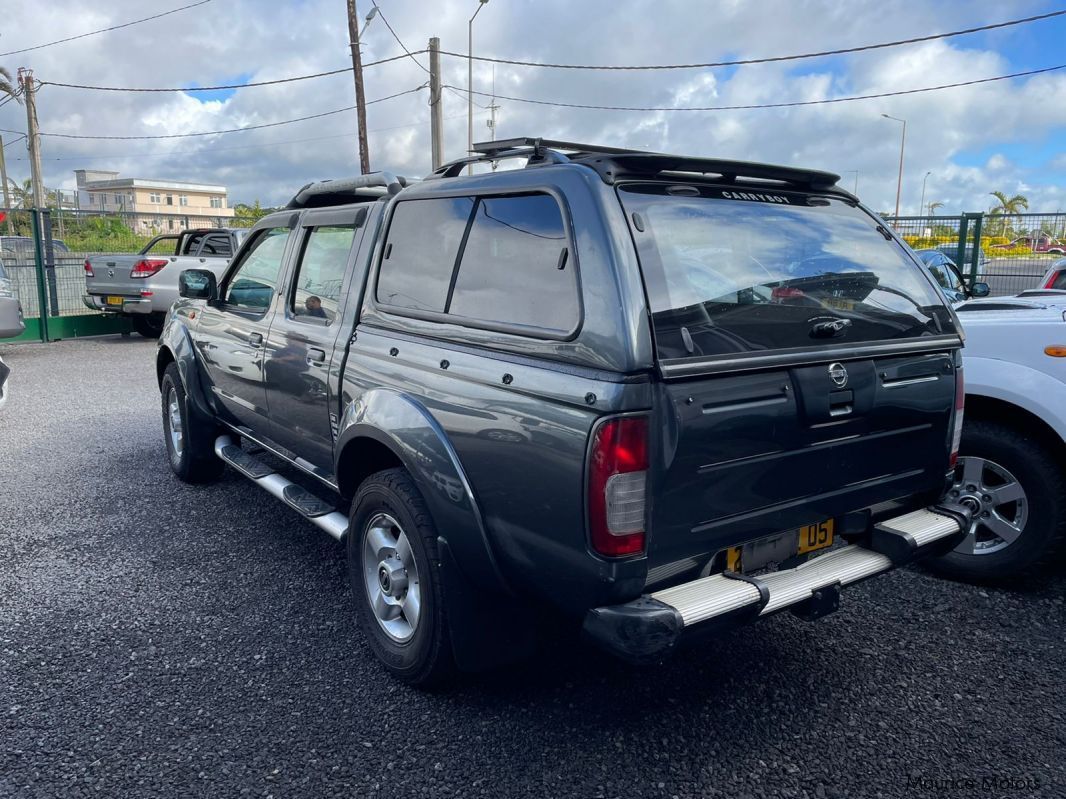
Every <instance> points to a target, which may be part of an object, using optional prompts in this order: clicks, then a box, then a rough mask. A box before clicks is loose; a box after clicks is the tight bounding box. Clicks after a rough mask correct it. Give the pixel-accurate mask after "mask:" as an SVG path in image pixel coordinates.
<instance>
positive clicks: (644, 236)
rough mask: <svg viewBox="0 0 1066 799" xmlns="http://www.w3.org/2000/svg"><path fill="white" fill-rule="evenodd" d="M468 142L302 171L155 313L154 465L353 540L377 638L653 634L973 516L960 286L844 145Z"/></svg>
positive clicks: (791, 605)
mask: <svg viewBox="0 0 1066 799" xmlns="http://www.w3.org/2000/svg"><path fill="white" fill-rule="evenodd" d="M477 151H478V153H479V155H477V156H475V157H473V158H472V159H462V160H460V161H457V162H453V163H451V164H446V165H444V166H442V167H441V168H440V169H438V170H437V171H436V172H435V173H434V174H433V175H432V176H431V177H430V178H429V179H426V180H425V181H423V182H420V183H418V184H414V185H406V187H405V182H404V181H403V180H401V179H397V178H395V177H393V176H391V175H388V174H385V173H377V174H373V175H366V176H362V177H359V178H353V179H349V180H339V181H334V182H329V181H327V182H323V183H316V184H310V185H308V186H306V187H304V189H302V190H301V191H300V192H299V193H297V194H296V196H295V197H294V198H293V200H292V201H291V202H290V203H289V205H288V206H287V208H286V209H285V210H284V211H282V212H280V213H275V214H271V215H269V216H267V217H265V218H264V219H262V220H260V221H259V222H258V223H257V224H256V226H255V227H254V228H253V230H252V232H251V233H250V235H249V237H248V239H247V240H246V241H245V242H244V244H243V246H242V247H241V249H240V251H239V252H238V253H237V255H236V256H235V257H234V260H233V263H232V264H231V265H230V267H229V268H228V269H227V270H226V272H225V274H224V275H223V276H222V277H221V279H217V278H216V275H215V274H214V273H213V272H209V271H205V270H200V269H192V270H188V271H186V272H184V273H183V275H182V278H181V289H180V291H181V295H182V298H183V299H181V300H179V301H178V302H177V303H176V304H175V305H174V307H173V308H172V309H171V311H170V314H169V316H168V320H167V323H166V326H165V328H164V331H163V334H162V336H161V338H160V341H159V351H158V360H157V374H158V378H159V385H160V390H161V395H162V413H163V427H164V440H165V445H166V451H167V455H168V459H169V461H170V465H171V467H172V469H173V471H174V472H175V473H176V475H177V476H178V477H179V478H180V479H182V480H185V481H188V482H203V481H209V480H213V479H215V478H216V477H218V475H219V473H220V471H221V470H222V469H223V466H224V464H229V465H230V466H231V467H232V468H233V469H235V470H236V471H237V472H239V473H240V474H242V475H244V476H245V477H247V478H249V479H251V480H252V481H253V482H255V483H256V484H257V485H259V486H260V487H261V488H263V489H264V490H266V491H268V492H269V493H271V494H272V495H273V496H275V497H278V498H279V499H281V500H282V501H283V502H285V503H286V504H288V505H289V507H290V508H291V509H292V510H293V511H295V512H297V513H299V514H302V515H303V516H304V517H306V518H307V519H309V520H310V521H312V522H313V523H314V524H316V525H317V526H318V527H320V528H322V529H324V530H326V531H327V532H329V533H330V534H331V535H333V536H334V537H336V538H338V539H341V540H343V541H344V542H345V545H346V548H347V557H348V571H349V575H350V578H351V583H352V589H353V592H354V593H353V596H354V598H355V601H356V605H357V608H358V612H359V618H360V622H361V625H362V628H363V631H364V633H365V637H366V640H367V642H368V643H369V646H370V647H371V649H372V650H373V651H374V653H375V654H376V655H377V656H378V658H379V659H380V661H381V663H382V665H383V666H384V668H385V669H386V670H388V671H389V672H391V673H392V674H393V675H395V676H397V677H399V678H400V679H402V680H405V681H408V682H410V683H414V684H429V683H433V682H435V681H439V680H442V679H444V678H445V677H446V676H447V675H448V674H449V673H450V672H451V670H452V668H453V666H458V667H459V668H461V669H467V670H476V669H481V668H486V667H489V666H492V665H494V664H498V663H500V662H504V661H507V660H510V659H512V658H515V657H519V656H521V655H522V654H523V653H525V652H527V651H528V650H529V648H530V646H531V645H532V642H533V640H534V635H533V631H534V629H535V625H534V619H535V618H537V617H538V616H544V615H547V616H550V617H555V616H557V615H561V616H562V617H563V618H569V619H571V620H573V622H574V623H575V624H579V625H581V626H582V628H583V630H584V631H585V634H586V635H587V636H589V637H590V638H591V639H592V640H593V641H595V642H596V643H598V644H599V645H601V646H603V647H604V648H606V649H607V650H608V651H610V652H613V653H615V654H617V655H619V656H621V657H624V658H629V659H632V660H654V659H657V658H660V657H662V656H663V655H665V654H666V653H668V652H669V651H671V650H672V649H673V647H674V646H675V645H676V644H677V642H678V641H679V640H681V639H682V638H688V637H691V636H693V635H696V634H698V633H699V632H701V631H703V632H706V631H708V630H715V629H722V628H726V627H729V626H731V625H735V624H739V623H742V622H744V621H749V620H754V619H757V618H760V617H762V616H767V615H770V614H773V613H776V612H778V611H782V610H785V609H788V610H791V611H793V612H794V613H796V614H797V615H799V616H801V617H803V618H808V619H813V618H817V617H819V616H822V615H825V614H826V613H829V612H831V611H832V610H834V609H835V608H836V607H837V604H838V599H839V589H840V588H841V587H843V586H847V585H850V584H852V583H854V582H857V581H858V580H861V579H865V578H867V577H871V576H873V575H875V574H879V573H881V572H884V571H887V570H889V569H891V568H892V567H893V566H895V565H898V564H900V563H904V562H907V561H909V560H911V559H912V558H915V557H919V556H923V555H926V554H932V553H937V552H941V551H946V550H948V549H951V548H953V547H954V546H955V545H956V544H957V543H958V541H959V540H961V538H962V537H963V536H964V535H965V530H966V529H968V528H969V518H970V515H969V511H968V510H967V509H966V507H965V506H964V505H961V504H950V503H948V504H945V503H943V502H942V501H941V500H942V497H943V496H944V494H945V491H946V490H947V488H948V486H949V485H950V477H951V475H952V473H953V471H952V466H953V463H954V457H955V454H954V450H955V447H956V445H957V442H958V436H959V435H960V434H961V425H962V418H963V415H962V392H961V387H962V382H961V379H959V378H958V377H957V370H958V369H959V367H961V363H962V360H961V344H962V342H961V339H960V337H959V334H958V331H957V330H956V326H955V324H956V323H955V317H954V315H953V314H952V313H951V310H950V308H949V307H948V306H947V305H946V303H945V301H944V298H943V297H942V296H940V294H939V293H938V292H937V291H936V290H935V288H934V287H933V286H932V284H931V283H930V282H929V281H928V280H927V279H926V278H925V277H924V276H923V275H922V273H921V270H920V269H919V267H918V266H917V265H916V264H915V263H914V261H913V259H912V258H911V257H910V255H909V250H907V249H906V245H905V244H904V243H903V242H902V241H901V240H900V239H898V238H897V237H895V236H894V235H893V234H892V233H891V231H889V230H888V229H887V228H886V227H885V225H884V224H883V223H882V222H881V220H880V219H878V218H877V217H876V216H875V215H874V214H873V213H872V212H871V211H869V210H868V209H866V208H864V207H862V206H860V205H858V203H857V200H856V198H854V197H853V196H852V195H851V194H849V193H848V192H846V191H844V190H843V189H840V188H838V187H837V186H836V182H837V180H838V177H837V176H836V175H832V174H829V173H824V172H816V171H811V170H804V169H794V168H787V167H774V166H768V165H762V164H748V163H741V162H730V161H716V160H708V159H701V158H689V157H682V156H668V155H661V154H652V153H641V152H633V151H625V150H618V149H614V148H599V147H594V146H590V145H576V144H566V143H554V142H544V141H542V140H539V139H519V140H510V141H503V142H494V143H491V144H485V145H478V146H477ZM505 158H523V159H528V164H527V166H526V168H524V169H516V170H508V171H499V172H492V173H487V174H478V175H473V176H467V175H464V174H463V172H464V171H465V167H466V165H467V163H469V162H470V161H471V160H474V161H483V162H491V161H497V160H501V159H505ZM238 441H240V442H241V444H238ZM242 445H244V446H242ZM257 447H261V448H262V449H263V450H265V451H267V452H269V453H272V454H273V455H274V456H277V457H278V458H279V459H280V461H279V462H278V463H274V462H273V461H272V462H271V463H268V462H267V461H266V460H264V459H262V458H261V457H259V456H258V455H256V454H254V452H255V448H257ZM297 474H299V475H302V478H301V479H299V480H296V479H293V476H294V475H297ZM308 485H313V486H314V489H315V490H308V488H307V486H308ZM205 534H206V533H205ZM897 585H898V586H899V587H900V590H902V584H897ZM905 599H906V598H905V597H902V596H901V597H900V601H901V602H902V601H905ZM544 608H550V609H553V610H554V611H555V613H553V614H544V613H542V610H543V609H544Z"/></svg>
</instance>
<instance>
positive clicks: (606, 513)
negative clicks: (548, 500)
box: [588, 416, 648, 557]
mask: <svg viewBox="0 0 1066 799" xmlns="http://www.w3.org/2000/svg"><path fill="white" fill-rule="evenodd" d="M647 479H648V419H647V417H644V416H626V417H622V418H619V419H610V420H608V421H606V422H604V423H603V424H601V425H600V426H599V427H598V428H597V430H596V432H595V434H594V436H593V440H592V452H591V455H590V458H589V480H588V506H589V535H590V538H591V542H592V548H593V549H594V550H595V551H596V552H598V553H599V554H601V555H606V556H608V557H618V556H620V555H633V554H636V553H638V552H642V551H643V550H644V517H645V507H646V494H647Z"/></svg>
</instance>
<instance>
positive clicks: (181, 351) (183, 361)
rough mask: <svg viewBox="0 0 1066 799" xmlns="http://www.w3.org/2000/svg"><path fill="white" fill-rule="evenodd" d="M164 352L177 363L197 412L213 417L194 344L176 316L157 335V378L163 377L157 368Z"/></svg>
mask: <svg viewBox="0 0 1066 799" xmlns="http://www.w3.org/2000/svg"><path fill="white" fill-rule="evenodd" d="M164 353H169V355H170V357H171V359H172V360H173V361H174V363H176V364H177V365H178V372H179V373H180V374H181V380H182V383H183V384H184V387H185V396H186V397H187V398H188V399H189V400H190V402H191V403H192V405H193V407H194V409H195V410H196V412H197V413H199V414H201V415H202V416H204V417H205V418H209V419H210V418H214V416H215V411H214V409H213V408H212V407H211V403H210V402H209V401H208V399H207V397H208V395H207V393H206V392H205V391H204V385H203V381H202V380H201V379H200V369H199V359H198V358H197V355H196V346H195V345H194V344H193V342H192V336H190V335H189V330H188V328H186V327H185V325H183V324H180V323H179V322H178V321H177V317H174V316H171V318H170V321H169V322H168V323H167V325H166V327H165V328H164V329H163V334H162V335H161V336H160V337H159V351H158V352H157V353H156V371H157V373H158V374H159V380H160V381H162V379H163V370H162V369H160V368H159V365H160V362H161V360H162V359H163V356H164Z"/></svg>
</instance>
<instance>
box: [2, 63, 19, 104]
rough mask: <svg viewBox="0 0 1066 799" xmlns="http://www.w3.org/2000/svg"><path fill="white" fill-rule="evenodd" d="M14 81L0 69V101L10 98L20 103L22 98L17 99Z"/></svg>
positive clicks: (17, 94) (9, 74)
mask: <svg viewBox="0 0 1066 799" xmlns="http://www.w3.org/2000/svg"><path fill="white" fill-rule="evenodd" d="M14 81H15V79H14V78H12V77H11V73H10V72H8V71H7V70H6V69H4V68H3V67H0V99H3V98H4V97H11V98H13V99H14V100H15V102H16V103H21V102H22V98H21V97H19V93H18V89H17V88H16V87H15V83H14Z"/></svg>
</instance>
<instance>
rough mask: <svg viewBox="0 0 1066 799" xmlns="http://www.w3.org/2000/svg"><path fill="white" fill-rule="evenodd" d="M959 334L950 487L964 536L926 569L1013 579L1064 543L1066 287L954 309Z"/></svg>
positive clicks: (978, 578)
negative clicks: (963, 508) (959, 381)
mask: <svg viewBox="0 0 1066 799" xmlns="http://www.w3.org/2000/svg"><path fill="white" fill-rule="evenodd" d="M956 312H957V313H958V316H959V319H960V320H961V321H962V324H963V327H964V328H965V330H966V348H965V350H964V355H965V357H964V358H963V363H964V365H965V374H966V422H965V424H964V425H963V429H962V445H961V447H960V453H959V454H960V457H959V463H958V465H957V467H956V471H955V477H954V480H953V485H952V489H951V496H952V498H953V499H954V501H957V502H964V503H967V504H968V505H969V506H970V507H971V509H972V510H973V511H974V518H973V523H972V526H971V529H970V534H969V535H968V536H967V537H966V539H965V540H963V541H962V542H961V543H960V544H959V546H958V547H957V548H956V549H955V550H954V551H953V552H951V553H950V554H948V555H945V556H944V557H942V558H940V559H939V560H937V561H934V566H935V567H936V568H937V569H939V570H940V571H942V572H945V573H947V574H949V575H951V576H954V577H959V578H963V579H967V580H976V581H985V580H996V579H1001V578H1005V577H1012V576H1015V575H1017V574H1019V573H1022V572H1024V571H1026V570H1027V569H1029V568H1031V567H1032V566H1034V565H1036V564H1038V563H1040V562H1041V561H1042V560H1045V559H1047V558H1048V557H1049V556H1051V555H1054V554H1055V553H1057V552H1059V551H1060V550H1061V549H1062V548H1063V544H1064V541H1066V291H1062V292H1057V291H1051V290H1042V291H1029V292H1023V293H1022V294H1020V295H1018V296H1017V297H1000V298H996V299H986V300H972V301H970V302H967V303H964V304H963V305H961V306H959V307H958V308H956Z"/></svg>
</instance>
